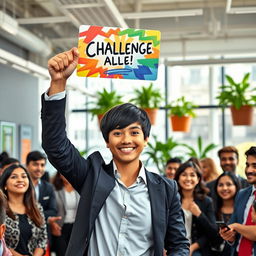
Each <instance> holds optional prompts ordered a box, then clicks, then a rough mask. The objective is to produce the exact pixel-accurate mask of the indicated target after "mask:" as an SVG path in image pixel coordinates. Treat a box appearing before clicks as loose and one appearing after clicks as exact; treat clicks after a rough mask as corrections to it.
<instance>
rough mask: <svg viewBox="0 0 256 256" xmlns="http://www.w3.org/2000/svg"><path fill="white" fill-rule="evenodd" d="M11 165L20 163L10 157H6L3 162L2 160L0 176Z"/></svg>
mask: <svg viewBox="0 0 256 256" xmlns="http://www.w3.org/2000/svg"><path fill="white" fill-rule="evenodd" d="M12 164H20V161H19V160H18V159H16V158H12V157H7V158H5V160H3V162H2V171H1V175H2V173H3V172H4V170H5V169H6V168H7V167H9V166H11V165H12Z"/></svg>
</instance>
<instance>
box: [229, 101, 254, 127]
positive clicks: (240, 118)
mask: <svg viewBox="0 0 256 256" xmlns="http://www.w3.org/2000/svg"><path fill="white" fill-rule="evenodd" d="M230 110H231V115H232V121H233V125H252V123H253V107H252V106H249V105H245V106H242V107H241V108H240V109H236V108H235V107H234V106H231V107H230Z"/></svg>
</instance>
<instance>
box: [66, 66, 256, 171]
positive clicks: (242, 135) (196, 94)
mask: <svg viewBox="0 0 256 256" xmlns="http://www.w3.org/2000/svg"><path fill="white" fill-rule="evenodd" d="M246 72H250V73H251V76H250V82H251V83H252V84H253V85H254V87H255V88H256V64H229V65H225V66H218V65H203V66H174V67H165V66H164V65H163V64H162V65H160V67H159V73H158V79H157V80H156V81H155V82H153V83H154V86H155V87H157V88H159V89H160V90H161V92H162V94H163V96H164V97H165V98H166V102H164V101H163V103H162V107H161V108H160V110H159V112H158V116H157V122H156V125H154V126H152V131H151V138H150V139H151V142H152V143H154V140H153V137H152V135H155V136H157V140H159V141H162V142H165V141H166V140H167V139H168V138H170V137H172V138H173V139H174V140H175V141H177V142H179V143H186V144H188V145H190V146H192V147H195V148H196V147H197V139H198V136H201V138H202V141H203V145H204V146H206V145H208V144H209V143H215V144H217V145H218V147H217V148H216V149H215V150H213V151H211V152H210V153H209V157H212V158H214V159H215V160H216V163H218V159H217V150H218V149H219V148H220V147H222V146H224V145H235V146H237V147H238V148H239V149H241V150H245V149H247V148H248V147H249V146H250V145H252V144H254V145H255V144H256V143H255V142H256V140H255V138H256V113H254V123H253V125H252V126H233V125H232V120H231V115H230V110H229V109H228V108H226V109H224V110H222V109H221V108H220V107H219V106H218V101H217V100H216V95H217V93H218V91H219V86H220V85H221V84H222V83H223V81H224V82H225V80H224V77H225V74H228V75H230V76H232V77H233V78H234V80H235V81H241V79H242V77H243V76H244V74H245V73H246ZM72 79H74V81H73V80H72V83H77V82H78V83H79V86H80V87H81V88H85V89H87V90H88V91H89V92H90V94H92V95H96V92H97V91H101V90H103V88H106V89H107V90H114V91H116V92H117V93H118V94H120V95H123V101H124V102H128V101H129V100H130V99H131V98H132V97H133V90H134V89H135V88H139V87H141V86H142V85H144V86H148V85H149V84H150V81H133V80H118V79H112V80H111V79H97V78H89V79H81V78H79V79H80V80H79V81H75V80H76V79H77V78H75V77H74V78H73V77H72ZM68 94H69V97H68V99H69V100H68V108H67V109H68V125H67V126H68V133H69V137H70V139H71V141H72V142H73V143H74V144H75V145H76V147H78V149H79V151H81V152H82V151H86V152H87V153H91V152H93V151H94V150H96V149H97V150H99V151H100V152H101V153H102V154H103V155H104V157H105V158H106V159H108V160H110V159H111V155H110V153H109V152H108V150H107V149H106V146H105V142H104V140H103V138H102V136H101V133H100V130H99V126H98V120H97V118H96V117H92V115H91V113H90V112H89V109H90V108H92V106H93V104H92V102H93V101H94V100H95V98H93V97H89V96H86V95H84V94H82V93H81V92H79V91H73V90H69V93H68ZM181 96H185V97H186V99H187V100H189V101H192V102H193V103H194V104H196V105H198V108H197V109H196V114H197V117H196V118H194V119H193V120H192V126H191V130H190V132H188V133H182V132H173V131H172V129H171V125H170V121H169V117H168V115H167V114H168V110H166V108H165V106H166V103H167V104H168V103H170V102H171V101H172V100H174V99H176V98H178V97H181ZM175 154H177V155H183V156H184V160H186V158H187V155H186V152H185V151H184V152H183V151H182V150H180V149H179V150H177V152H175V151H174V152H173V154H172V156H175ZM142 158H143V159H146V157H145V156H142ZM149 169H150V170H152V171H156V168H155V166H154V165H152V166H150V167H149ZM241 169H243V166H241ZM241 173H242V172H241Z"/></svg>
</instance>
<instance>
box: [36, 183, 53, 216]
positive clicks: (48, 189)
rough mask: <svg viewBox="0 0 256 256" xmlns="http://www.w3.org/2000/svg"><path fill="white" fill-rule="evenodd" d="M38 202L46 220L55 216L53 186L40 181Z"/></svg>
mask: <svg viewBox="0 0 256 256" xmlns="http://www.w3.org/2000/svg"><path fill="white" fill-rule="evenodd" d="M38 202H39V203H40V204H41V205H42V207H43V209H44V215H45V219H46V220H47V219H48V217H50V216H56V215H57V204H56V198H55V194H54V189H53V185H52V184H50V183H49V182H47V181H45V180H42V179H41V183H40V185H39V199H38Z"/></svg>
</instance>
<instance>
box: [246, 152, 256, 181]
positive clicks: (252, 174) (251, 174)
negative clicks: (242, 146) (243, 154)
mask: <svg viewBox="0 0 256 256" xmlns="http://www.w3.org/2000/svg"><path fill="white" fill-rule="evenodd" d="M245 175H246V177H247V181H248V183H249V184H252V185H256V157H255V156H248V157H247V160H246V167H245Z"/></svg>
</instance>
